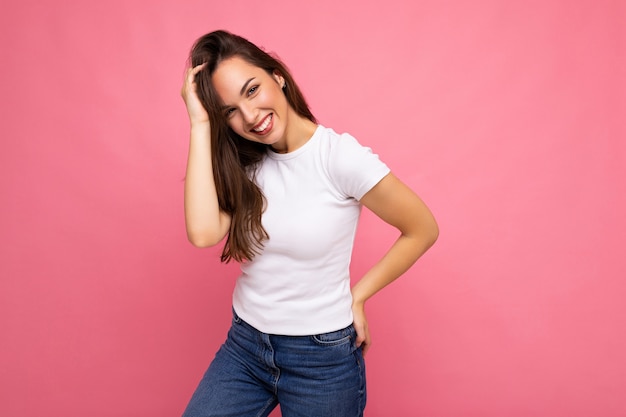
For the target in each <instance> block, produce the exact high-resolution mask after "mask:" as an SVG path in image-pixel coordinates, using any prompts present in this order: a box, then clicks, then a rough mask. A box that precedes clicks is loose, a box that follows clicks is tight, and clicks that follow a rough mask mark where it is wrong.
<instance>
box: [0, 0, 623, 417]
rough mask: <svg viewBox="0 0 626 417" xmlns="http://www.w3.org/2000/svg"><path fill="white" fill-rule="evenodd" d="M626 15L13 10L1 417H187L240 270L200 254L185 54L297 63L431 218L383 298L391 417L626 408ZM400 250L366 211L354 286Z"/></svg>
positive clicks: (3, 156) (330, 122)
mask: <svg viewBox="0 0 626 417" xmlns="http://www.w3.org/2000/svg"><path fill="white" fill-rule="evenodd" d="M625 21H626V8H625V6H624V2H621V1H619V0H615V1H599V0H589V1H524V2H522V1H520V2H505V1H496V0H494V1H472V2H470V1H467V2H466V1H450V2H440V1H436V0H430V1H422V0H418V1H400V0H391V1H385V2H371V3H368V2H362V1H356V0H351V1H337V0H332V1H330V0H323V1H315V2H306V5H305V4H300V2H294V1H290V0H276V1H273V2H269V3H267V2H252V1H250V2H241V1H236V0H233V1H230V2H211V1H207V0H204V1H183V2H178V1H177V2H174V1H147V0H146V1H129V0H125V1H121V0H115V1H108V2H90V1H79V0H73V1H65V2H45V1H43V0H42V1H39V2H36V1H19V2H18V1H17V0H13V1H11V0H9V1H4V2H3V5H2V12H1V13H0V35H2V42H3V46H2V57H1V59H0V62H1V64H0V68H1V71H2V77H1V80H0V88H1V90H0V92H1V93H2V94H1V97H2V101H1V104H0V110H1V114H2V116H1V119H0V120H1V122H0V123H1V126H0V134H1V137H2V139H1V140H2V148H1V149H2V150H1V152H0V173H1V174H2V175H0V191H1V196H2V204H1V205H0V233H1V236H2V239H1V247H0V257H1V259H0V277H1V280H0V326H1V328H0V332H1V333H0V334H1V336H0V337H1V343H0V378H1V380H0V415H2V416H21V417H30V416H33V417H35V416H37V417H42V416H64V417H65V416H72V417H73V416H90V417H100V416H102V417H105V416H106V417H115V416H120V417H126V416H176V415H180V413H181V412H182V410H183V408H184V406H185V405H186V402H187V400H188V399H189V396H190V395H191V393H192V391H193V389H194V387H195V385H196V383H197V382H198V380H199V378H200V377H201V375H202V373H203V372H204V369H205V367H206V366H207V364H208V362H209V360H210V359H211V357H212V355H213V353H214V352H215V350H216V349H217V348H218V346H219V344H220V343H221V342H222V340H223V338H224V336H225V331H226V329H227V327H228V325H229V320H230V310H229V305H230V292H231V289H232V285H233V282H234V278H235V275H236V272H237V269H236V267H235V266H233V265H230V266H222V265H220V264H219V261H218V258H217V255H218V253H219V249H218V248H213V249H208V250H199V249H195V248H193V247H192V246H191V245H190V244H188V243H187V241H186V237H185V231H184V222H183V210H182V195H183V182H182V179H183V175H184V168H185V158H186V152H187V135H188V122H187V119H186V113H185V109H184V107H183V103H182V100H181V99H180V97H179V91H180V85H181V82H182V74H183V69H184V63H185V59H186V54H187V51H188V49H189V47H190V46H191V43H192V42H193V41H194V40H195V39H196V38H197V37H198V36H200V35H201V34H203V33H205V32H207V31H209V30H213V29H218V28H226V29H229V30H232V31H234V32H236V33H240V34H242V35H244V36H246V37H249V38H250V39H251V40H253V41H255V42H256V43H258V44H259V45H262V46H264V47H266V49H268V50H270V51H276V52H278V54H279V55H280V56H281V57H282V58H283V59H284V60H285V61H286V62H287V63H288V65H289V66H290V67H291V69H292V70H293V72H294V74H295V76H296V79H297V80H298V81H299V83H300V85H301V86H302V89H303V90H304V92H305V94H306V95H307V97H308V99H309V101H310V104H311V105H312V108H313V110H314V112H315V114H316V115H317V116H318V117H319V119H320V121H321V122H322V123H323V124H324V125H326V126H330V127H333V128H334V129H335V130H338V131H349V132H350V133H352V134H353V135H355V136H356V137H357V138H359V140H360V141H361V142H363V143H364V144H367V145H369V146H371V147H373V148H374V149H375V150H376V151H377V152H378V153H379V154H380V155H381V156H382V158H383V159H384V160H385V161H386V162H387V163H388V164H389V165H390V166H391V167H392V169H393V170H394V171H395V172H396V174H397V175H398V176H400V177H401V178H403V179H404V180H405V182H407V183H408V184H409V185H410V186H411V187H413V188H414V189H415V190H416V191H417V192H418V193H419V194H420V195H421V196H422V197H423V198H424V199H425V200H426V201H427V202H428V204H429V205H430V206H431V208H432V210H433V211H434V213H435V215H436V217H437V219H438V221H439V223H440V227H441V237H440V240H439V242H438V243H437V245H436V246H435V247H434V248H433V249H432V251H431V252H429V253H428V254H427V255H426V256H425V257H424V258H423V260H422V261H420V263H419V264H418V265H416V266H415V267H414V268H413V269H412V270H411V271H410V272H408V273H407V274H406V275H405V276H404V277H403V278H402V279H400V280H399V281H398V282H396V283H395V284H393V285H392V286H391V287H389V288H388V289H386V290H385V291H384V292H382V293H381V294H379V295H378V296H377V297H376V298H374V299H373V300H371V301H370V302H369V305H368V312H369V317H370V321H371V329H372V332H373V337H374V345H373V347H372V350H371V352H370V354H369V355H368V357H367V365H368V378H369V403H368V408H367V412H366V416H367V417H374V416H432V417H459V416H480V417H492V416H493V417H499V416H509V417H511V416H520V417H521V416H524V417H526V416H563V417H566V416H567V417H579V416H580V417H583V416H584V417H588V416H603V417H613V416H615V417H617V416H624V415H626V398H625V397H624V395H623V393H624V391H625V390H626V358H625V355H624V352H626V336H625V334H624V329H625V328H626V307H624V299H625V298H626V281H625V280H624V278H625V277H626V256H624V248H625V246H626V245H625V238H626V221H625V220H624V218H625V215H624V213H625V212H626V197H625V196H626V172H625V171H626V168H625V167H626V149H625V133H626V132H625V129H624V115H625V114H626V106H625V97H626V88H625V81H624V80H626V71H625V59H624V50H625V49H624V48H625V47H626V43H625V42H624V41H625V29H624V22H625ZM394 238H395V233H394V231H393V230H390V229H389V228H387V227H386V226H385V225H384V224H382V223H381V222H380V221H378V220H377V219H376V218H374V217H373V216H372V215H371V214H369V213H364V216H363V222H362V227H361V228H360V230H359V234H358V238H357V239H358V240H357V243H356V253H355V256H354V261H353V272H354V276H355V277H358V276H359V275H360V274H361V273H362V272H363V271H365V270H366V269H367V268H368V266H369V265H371V264H372V262H373V261H374V259H376V257H378V256H380V255H381V254H382V253H383V251H384V250H385V249H386V248H387V246H388V245H389V244H390V242H391V241H392V240H393V239H394Z"/></svg>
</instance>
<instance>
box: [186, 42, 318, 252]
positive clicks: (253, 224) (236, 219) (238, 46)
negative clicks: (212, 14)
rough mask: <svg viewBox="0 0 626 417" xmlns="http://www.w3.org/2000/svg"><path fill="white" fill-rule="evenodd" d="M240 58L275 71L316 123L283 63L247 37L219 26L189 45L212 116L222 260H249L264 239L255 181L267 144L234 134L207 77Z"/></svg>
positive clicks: (296, 106) (288, 95) (200, 93)
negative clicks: (224, 226) (223, 225)
mask: <svg viewBox="0 0 626 417" xmlns="http://www.w3.org/2000/svg"><path fill="white" fill-rule="evenodd" d="M235 56H237V57H239V58H242V59H243V60H245V61H247V62H248V63H250V64H251V65H254V66H256V67H259V68H262V69H263V70H265V71H267V73H268V74H270V75H272V74H274V73H278V74H280V75H281V76H282V77H283V78H284V80H285V84H286V88H284V89H283V91H284V93H285V96H286V98H287V102H288V103H289V105H290V106H291V107H292V108H293V109H294V110H295V112H296V113H297V114H299V115H300V116H302V117H304V118H306V119H309V120H311V121H312V122H314V123H317V121H316V119H315V117H314V116H313V114H312V113H311V110H310V109H309V106H308V105H307V103H306V100H305V99H304V95H303V94H302V92H301V91H300V89H299V88H298V86H297V84H296V83H295V81H294V79H293V77H292V76H291V74H290V73H289V71H288V69H287V67H286V66H285V64H283V63H282V62H281V61H280V60H279V59H278V58H277V57H274V56H272V55H270V54H268V53H267V52H265V51H263V50H262V49H260V48H259V47H257V46H256V45H255V44H253V43H252V42H250V41H248V40H247V39H244V38H242V37H241V36H237V35H235V34H232V33H230V32H227V31H224V30H218V31H215V32H211V33H208V34H206V35H204V36H202V37H200V38H199V39H198V40H197V41H196V42H195V43H194V45H193V47H192V49H191V53H190V61H191V65H192V66H193V67H195V66H197V65H201V64H204V63H206V64H207V65H206V68H204V69H203V70H202V71H200V72H199V73H198V74H197V75H196V84H197V87H198V88H197V93H198V98H199V99H200V101H201V102H202V105H203V106H204V108H205V109H206V111H207V113H208V114H209V120H210V121H211V123H210V124H211V160H212V163H213V177H214V179H215V186H216V189H217V196H218V202H219V206H220V209H221V210H222V211H223V212H225V213H228V214H229V215H230V216H231V224H230V230H229V232H228V237H227V239H226V244H225V245H224V249H223V250H222V255H221V257H220V259H221V261H222V262H225V263H228V262H230V261H231V260H233V259H234V260H235V261H237V262H244V261H250V260H252V258H253V257H254V256H255V255H256V254H258V253H259V252H260V250H261V249H262V248H263V241H265V240H266V239H268V238H269V235H268V234H267V231H266V230H265V229H264V228H263V225H262V224H261V216H262V214H263V210H264V207H265V197H264V196H263V193H262V191H261V189H260V188H259V187H258V186H257V184H256V183H255V181H254V178H255V173H256V168H257V166H258V163H259V162H260V161H261V160H262V159H263V156H264V155H265V154H266V153H267V151H268V145H264V144H261V143H257V142H252V141H250V140H247V139H244V138H242V137H241V136H239V135H238V134H237V133H235V132H234V131H233V130H232V129H231V128H230V127H229V126H228V123H227V121H226V118H225V116H224V114H223V112H222V111H221V110H220V107H221V103H220V99H219V96H218V95H217V93H216V91H215V89H214V87H213V83H212V81H211V78H212V76H213V73H214V72H215V69H216V68H217V67H218V65H219V64H220V62H222V61H223V60H225V59H228V58H232V57H235Z"/></svg>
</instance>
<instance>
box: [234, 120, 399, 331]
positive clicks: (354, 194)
mask: <svg viewBox="0 0 626 417" xmlns="http://www.w3.org/2000/svg"><path fill="white" fill-rule="evenodd" d="M388 173H389V168H388V167H387V166H386V165H385V164H384V163H383V162H381V161H380V159H379V158H378V156H377V155H375V154H373V153H372V151H371V149H369V148H366V147H363V146H361V145H360V144H359V143H358V142H357V141H356V139H354V138H353V137H352V136H350V135H348V134H342V135H339V134H337V133H335V132H334V131H333V130H332V129H328V128H325V127H323V126H321V125H320V126H318V127H317V129H316V131H315V133H314V134H313V136H312V137H311V139H309V141H308V142H306V143H305V144H304V145H303V146H301V147H300V148H298V149H296V150H295V151H293V152H290V153H286V154H278V153H274V152H271V151H270V152H268V154H267V156H266V157H265V158H264V159H263V161H262V162H261V165H260V166H259V169H258V172H257V175H256V182H257V184H258V185H259V187H260V188H261V189H262V190H263V194H264V195H265V198H266V201H267V207H266V209H265V212H264V213H263V217H262V223H263V227H264V228H265V230H266V231H267V233H268V234H269V240H266V241H265V242H264V247H263V249H262V252H261V253H260V254H258V255H257V256H255V257H254V259H253V260H252V261H251V262H246V263H243V264H242V265H241V272H242V273H241V275H240V276H239V277H238V278H237V283H236V285H235V291H234V294H233V308H234V309H235V311H236V312H237V315H238V316H240V317H241V318H242V319H243V320H245V321H246V322H248V323H249V324H250V325H252V326H253V327H255V328H256V329H258V330H260V331H261V332H264V333H269V334H280V335H289V336H303V335H312V334H319V333H326V332H331V331H334V330H339V329H342V328H344V327H347V326H348V325H350V324H351V323H352V295H351V292H350V275H349V266H350V258H351V255H352V247H353V243H354V236H355V232H356V227H357V222H358V219H359V215H360V212H361V205H360V203H359V200H360V199H361V197H363V195H364V194H365V193H367V192H368V191H369V190H370V189H371V188H372V187H374V186H375V185H376V184H377V183H378V182H379V181H380V180H381V179H382V178H383V177H384V176H386V175H387V174H388Z"/></svg>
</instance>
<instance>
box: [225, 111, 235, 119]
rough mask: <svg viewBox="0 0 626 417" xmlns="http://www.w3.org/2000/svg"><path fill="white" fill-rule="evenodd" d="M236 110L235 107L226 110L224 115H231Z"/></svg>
mask: <svg viewBox="0 0 626 417" xmlns="http://www.w3.org/2000/svg"><path fill="white" fill-rule="evenodd" d="M234 112H235V109H228V110H226V111H225V112H224V116H226V117H230V116H232V114H233V113H234Z"/></svg>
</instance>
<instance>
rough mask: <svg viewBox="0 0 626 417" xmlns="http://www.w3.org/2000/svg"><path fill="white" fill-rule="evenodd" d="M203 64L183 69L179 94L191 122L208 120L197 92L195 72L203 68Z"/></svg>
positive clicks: (198, 122) (197, 122) (205, 121)
mask: <svg viewBox="0 0 626 417" xmlns="http://www.w3.org/2000/svg"><path fill="white" fill-rule="evenodd" d="M205 66H206V63H205V64H201V65H198V66H196V67H193V68H189V69H187V71H185V80H184V82H183V88H182V89H181V91H180V95H181V96H182V97H183V100H184V101H185V105H186V106H187V113H188V114H189V120H190V121H191V124H192V125H193V124H201V123H208V122H209V114H208V113H207V111H206V109H205V108H204V106H203V105H202V103H201V102H200V99H199V98H198V93H197V84H196V81H195V80H196V74H198V73H199V72H200V71H202V70H203V69H204V67H205Z"/></svg>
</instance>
